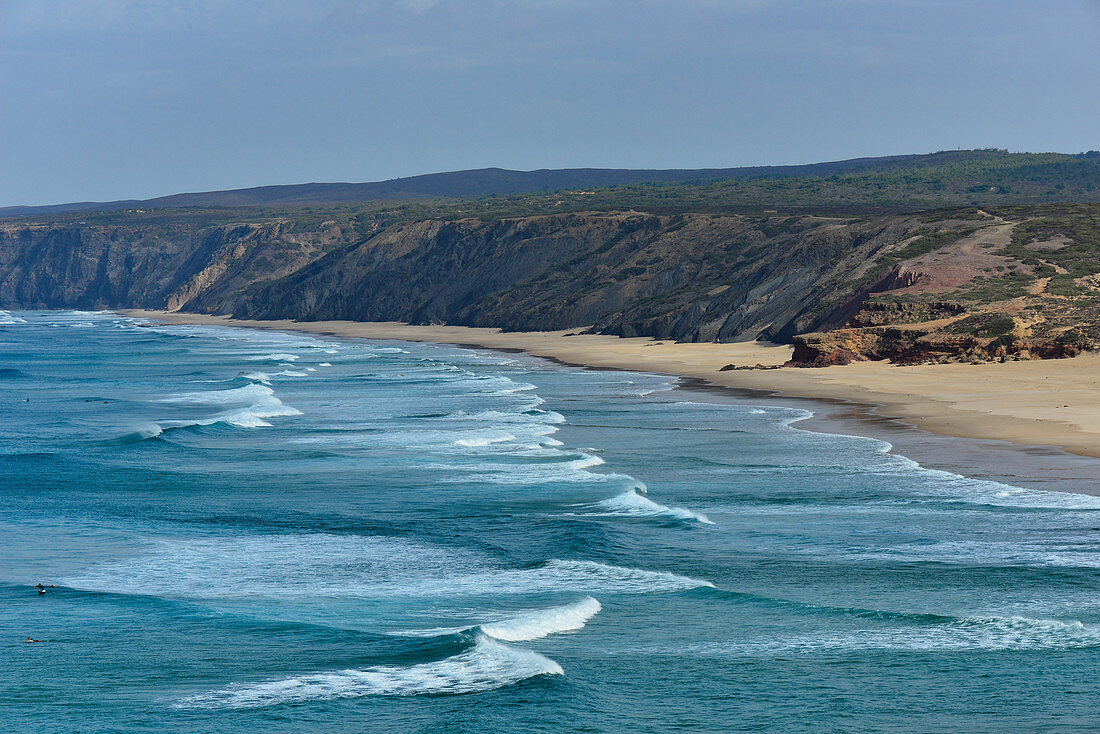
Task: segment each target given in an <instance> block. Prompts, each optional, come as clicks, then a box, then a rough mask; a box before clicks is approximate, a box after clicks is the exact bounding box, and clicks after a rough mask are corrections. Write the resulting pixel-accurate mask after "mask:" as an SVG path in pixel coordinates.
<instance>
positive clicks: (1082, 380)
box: [125, 310, 1100, 458]
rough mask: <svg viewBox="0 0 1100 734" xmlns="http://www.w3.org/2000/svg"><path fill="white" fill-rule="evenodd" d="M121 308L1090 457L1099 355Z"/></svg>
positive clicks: (1099, 398) (1098, 403) (1097, 431)
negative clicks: (452, 347)
mask: <svg viewBox="0 0 1100 734" xmlns="http://www.w3.org/2000/svg"><path fill="white" fill-rule="evenodd" d="M125 313H127V314H129V315H132V316H140V317H143V318H149V319H157V320H160V321H163V322H168V323H176V324H221V325H227V326H244V327H250V328H259V329H280V330H297V331H306V332H312V333H318V334H329V335H333V336H344V337H360V338H371V339H401V340H406V341H420V342H438V343H445V344H461V345H471V346H480V347H487V348H492V349H504V350H518V351H523V352H526V353H528V354H532V355H535V356H538V357H545V358H549V359H555V360H559V361H561V362H566V363H569V364H575V365H583V366H587V367H597V368H613V369H629V370H638V371H645V372H658V373H664V374H669V375H678V376H682V377H688V378H695V379H696V380H701V381H704V382H705V383H707V384H711V385H716V386H721V387H728V388H734V389H742V390H754V391H764V392H766V393H773V394H776V395H778V396H783V397H792V398H807V399H814V400H826V401H834V402H836V401H840V402H845V403H852V404H856V405H862V406H871V407H872V408H873V414H874V415H875V416H876V417H878V418H879V419H892V420H898V421H902V422H904V423H907V424H911V425H912V426H915V427H917V428H919V429H922V430H924V431H928V432H931V433H935V434H940V435H944V436H956V437H961V438H970V439H987V440H993V441H1006V442H1010V443H1012V444H1017V445H1024V446H1040V447H1057V448H1061V449H1064V450H1065V451H1068V452H1071V453H1073V454H1077V455H1080V456H1087V457H1096V458H1100V354H1086V355H1082V356H1079V357H1076V358H1074V359H1062V360H1041V361H1038V360H1037V361H1026V362H1007V363H1003V364H1000V363H998V364H983V365H963V364H948V365H917V366H909V367H899V366H895V365H891V364H887V363H882V362H863V363H856V364H851V365H847V366H843V367H841V366H838V367H826V368H816V369H799V368H782V369H775V370H736V371H725V372H721V371H720V370H721V368H722V367H723V366H725V365H728V364H734V365H738V366H752V365H757V364H763V365H779V364H782V363H783V362H785V361H787V359H789V357H790V354H791V348H790V347H789V346H785V345H777V344H767V343H761V342H748V343H735V344H676V343H673V342H662V341H657V340H653V339H649V338H632V339H622V338H619V337H615V336H603V335H568V332H562V331H555V332H501V331H499V330H498V329H482V328H468V327H461V326H411V325H409V324H402V323H391V322H372V323H361V322H349V321H314V322H295V321H249V320H241V319H230V318H228V317H224V316H208V315H203V314H189V313H178V312H177V313H167V312H163V311H139V310H130V311H126V312H125Z"/></svg>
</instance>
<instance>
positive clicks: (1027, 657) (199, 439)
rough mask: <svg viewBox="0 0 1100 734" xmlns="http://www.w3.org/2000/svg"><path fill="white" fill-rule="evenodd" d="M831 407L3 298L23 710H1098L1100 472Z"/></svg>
mask: <svg viewBox="0 0 1100 734" xmlns="http://www.w3.org/2000/svg"><path fill="white" fill-rule="evenodd" d="M809 415H810V414H809V412H807V411H806V410H802V409H795V408H784V407H780V406H778V405H776V404H775V403H774V402H767V403H764V402H760V401H756V402H754V401H753V400H749V399H744V400H738V399H730V400H726V401H722V402H714V401H710V400H708V399H707V397H706V396H705V395H704V394H701V393H693V392H691V391H686V390H682V389H679V388H677V386H676V383H675V381H674V380H673V379H672V378H668V377H663V376H656V375H648V374H639V373H631V372H611V371H593V370H584V369H580V368H575V367H569V366H563V365H558V364H552V363H549V362H546V361H542V360H538V359H534V358H530V357H526V356H523V355H513V354H502V353H497V352H490V351H485V350H478V349H464V348H458V347H451V346H439V345H430V344H411V343H402V342H370V341H357V340H350V339H337V338H327V337H319V336H311V335H306V334H298V333H282V332H271V331H252V330H247V329H235V328H228V327H212V326H158V325H153V324H150V323H149V322H144V321H141V320H139V319H133V318H127V317H122V316H118V315H115V314H110V313H104V312H97V313H87V312H72V311H69V312H56V311H55V312H26V313H15V312H10V313H9V312H0V417H2V418H0V730H3V731H12V732H119V733H123V732H126V733H129V732H218V733H219V734H222V733H226V732H263V733H264V734H275V733H278V732H308V731H317V732H326V733H338V732H387V733H393V732H524V733H529V732H683V731H693V732H727V731H729V732H734V731H784V732H803V731H804V732H823V731H828V732H833V731H852V732H855V731H858V732H866V731H884V732H885V731H889V732H908V731H912V732H958V731H968V732H970V731H989V732H1010V731H1018V732H1034V731H1058V732H1066V731H1082V732H1084V731H1096V730H1097V729H1098V728H1100V707H1098V706H1097V701H1098V700H1100V676H1098V675H1097V673H1098V672H1100V604H1098V599H1100V597H1098V594H1097V589H1098V587H1100V498H1096V497H1091V496H1086V495H1078V494H1070V493H1056V492H1044V491H1039V490H1034V489H1023V488H1018V487H1013V486H1009V485H1006V484H1000V483H995V482H991V481H981V480H976V479H968V478H965V477H961V476H958V475H955V474H951V473H948V472H944V471H936V470H930V469H925V468H922V467H921V466H919V465H917V464H916V463H914V462H913V461H910V460H909V459H907V458H905V457H903V456H899V455H896V454H894V453H892V452H891V451H890V449H891V447H890V445H889V444H886V443H884V442H882V441H879V440H874V439H868V438H862V437H858V436H845V435H833V434H828V433H819V432H809V431H804V430H800V428H799V423H800V421H802V420H803V419H805V418H807V417H808V416H809ZM38 583H41V584H43V585H44V586H47V587H48V588H46V590H45V591H46V593H44V594H40V593H38V592H37V590H36V589H35V588H33V585H34V584H38ZM28 638H30V639H32V640H36V642H27V641H26V640H27V639H28Z"/></svg>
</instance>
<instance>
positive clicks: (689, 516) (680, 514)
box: [591, 488, 714, 525]
mask: <svg viewBox="0 0 1100 734" xmlns="http://www.w3.org/2000/svg"><path fill="white" fill-rule="evenodd" d="M591 507H592V508H593V509H595V510H597V512H595V513H592V514H596V515H609V516H625V517H667V518H672V519H675V520H689V521H693V522H701V523H703V524H704V525H713V524H714V523H713V522H712V521H711V520H710V518H708V517H707V516H706V515H704V514H702V513H701V512H693V511H691V510H688V509H686V508H684V507H666V506H665V505H662V504H659V503H657V502H654V501H653V500H651V499H649V498H648V497H645V496H643V495H642V494H641V493H640V492H639V490H638V489H637V488H631V489H628V490H627V491H625V492H623V493H621V494H617V495H615V496H614V497H610V498H608V499H606V500H601V501H600V502H596V503H595V504H593V505H591Z"/></svg>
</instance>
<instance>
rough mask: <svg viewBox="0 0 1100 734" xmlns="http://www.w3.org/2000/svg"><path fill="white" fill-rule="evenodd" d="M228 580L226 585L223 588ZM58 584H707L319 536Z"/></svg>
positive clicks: (572, 588)
mask: <svg viewBox="0 0 1100 734" xmlns="http://www.w3.org/2000/svg"><path fill="white" fill-rule="evenodd" d="M226 578H232V579H233V583H232V584H228V585H227V584H225V583H224V581H225V579H226ZM61 583H63V584H64V585H66V586H69V587H71V588H75V589H82V590H85V591H101V592H107V593H122V594H138V595H150V596H162V597H166V598H190V599H231V600H239V599H242V598H274V599H286V600H294V599H305V598H308V599H318V598H343V599H363V598H366V599H371V598H383V599H392V598H395V597H406V598H431V597H439V598H443V599H451V598H454V597H456V596H484V595H523V594H544V593H566V594H578V593H582V594H592V595H600V594H604V593H612V594H647V593H662V592H674V591H684V590H688V589H694V588H699V587H704V586H713V585H712V584H711V583H709V582H707V581H702V580H699V579H693V578H688V577H686V576H679V575H676V574H673V573H670V572H667V571H647V570H643V569H635V568H625V567H620V566H612V565H607V564H603V563H598V562H595V561H580V560H562V559H555V560H551V561H548V562H546V563H544V564H541V565H539V566H535V567H532V568H499V567H495V566H494V565H493V564H492V562H491V561H490V560H489V559H486V558H483V557H481V556H480V555H477V554H474V553H471V552H468V551H461V550H458V549H447V548H440V547H436V546H431V545H426V544H423V543H415V542H412V541H405V540H400V539H396V538H388V537H356V536H338V535H329V534H325V533H311V534H302V535H264V536H245V537H238V538H218V539H213V538H194V539H186V540H184V539H180V540H161V541H158V542H156V543H155V544H153V545H152V546H151V547H150V548H149V549H148V551H147V552H146V553H145V554H144V555H141V556H138V557H135V558H126V559H121V560H117V561H111V562H107V563H103V564H97V565H96V566H93V567H91V568H89V569H87V570H86V571H83V572H81V573H79V574H76V575H73V576H70V577H68V578H65V579H63V580H62V582H61Z"/></svg>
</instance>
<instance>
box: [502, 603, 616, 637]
mask: <svg viewBox="0 0 1100 734" xmlns="http://www.w3.org/2000/svg"><path fill="white" fill-rule="evenodd" d="M602 608H603V607H602V606H601V605H600V603H599V602H598V601H597V600H596V599H593V598H592V597H590V596H586V597H585V598H584V599H581V600H580V601H578V602H575V603H573V604H566V605H564V606H560V607H551V608H550V609H534V610H531V611H529V612H524V613H522V614H517V615H515V616H513V617H509V618H508V619H502V620H500V621H499V622H491V623H489V624H483V625H481V631H482V632H484V633H485V634H487V635H489V636H490V637H494V638H496V639H498V640H504V641H505V642H527V641H530V640H538V639H540V638H542V637H546V636H547V635H553V634H558V633H560V632H575V631H576V630H579V629H582V628H583V627H584V626H585V625H586V624H587V623H588V620H590V619H592V618H593V617H595V616H596V615H597V614H599V612H600V610H601V609H602Z"/></svg>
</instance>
